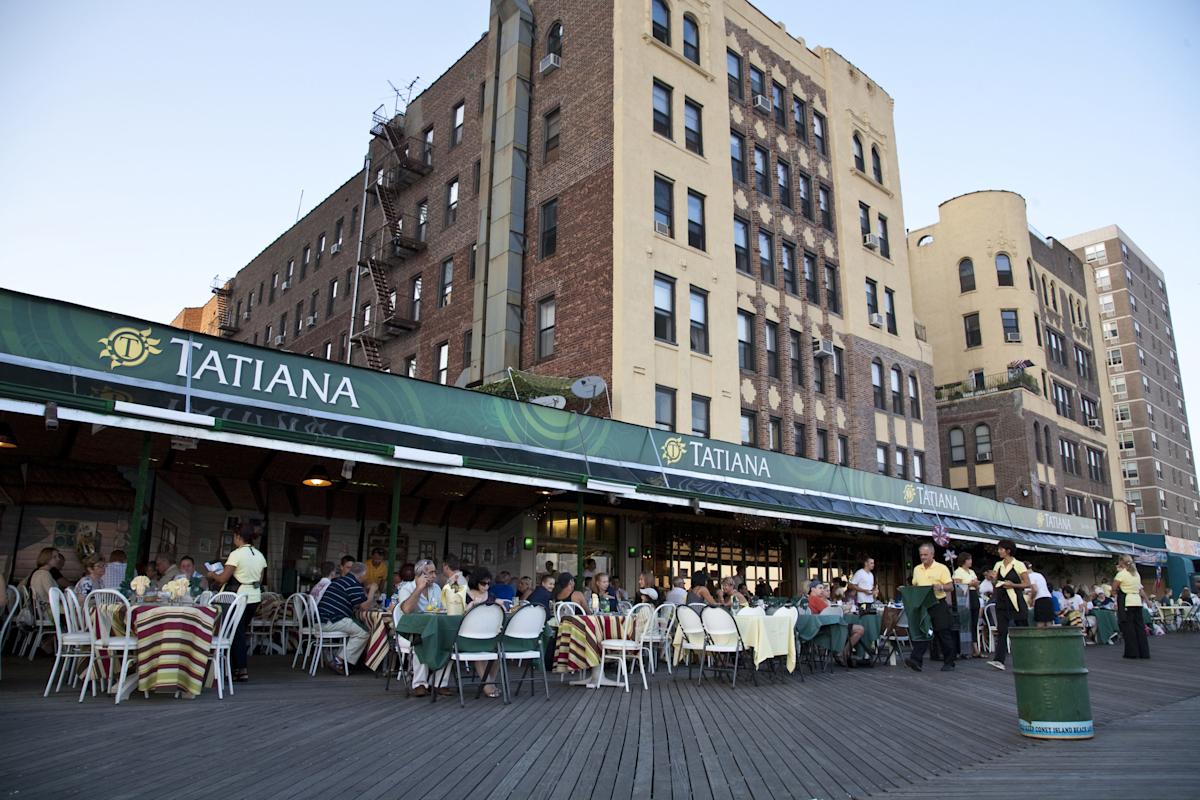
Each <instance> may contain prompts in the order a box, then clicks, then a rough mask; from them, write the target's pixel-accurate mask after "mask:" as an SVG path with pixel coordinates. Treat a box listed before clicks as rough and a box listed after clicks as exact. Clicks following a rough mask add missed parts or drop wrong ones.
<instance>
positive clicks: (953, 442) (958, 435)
mask: <svg viewBox="0 0 1200 800" xmlns="http://www.w3.org/2000/svg"><path fill="white" fill-rule="evenodd" d="M950 463H951V464H965V463H967V441H966V437H965V436H963V431H962V428H951V429H950Z"/></svg>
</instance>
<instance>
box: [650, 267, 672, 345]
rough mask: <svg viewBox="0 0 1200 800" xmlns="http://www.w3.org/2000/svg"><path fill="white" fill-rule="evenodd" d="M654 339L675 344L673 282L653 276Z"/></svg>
mask: <svg viewBox="0 0 1200 800" xmlns="http://www.w3.org/2000/svg"><path fill="white" fill-rule="evenodd" d="M654 338H655V339H658V340H659V341H660V342H670V343H671V344H675V281H673V280H671V279H670V278H668V277H666V276H665V275H655V276H654Z"/></svg>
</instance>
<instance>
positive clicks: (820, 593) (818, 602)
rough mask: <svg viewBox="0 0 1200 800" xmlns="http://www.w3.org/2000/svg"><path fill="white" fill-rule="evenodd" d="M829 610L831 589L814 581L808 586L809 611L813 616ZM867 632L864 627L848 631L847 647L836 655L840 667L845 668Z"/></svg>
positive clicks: (855, 625) (836, 661) (852, 626)
mask: <svg viewBox="0 0 1200 800" xmlns="http://www.w3.org/2000/svg"><path fill="white" fill-rule="evenodd" d="M827 608H829V587H828V586H827V585H826V584H824V583H821V582H820V581H817V580H814V581H813V582H812V583H810V584H809V585H808V610H809V611H810V612H811V613H813V614H820V613H821V612H822V611H825V610H826V609H827ZM865 632H866V629H865V628H863V626H862V625H858V624H854V625H851V626H850V629H849V630H848V631H847V633H848V634H849V636H848V638H847V641H846V647H845V649H844V650H843V651H842V652H841V653H838V654H835V655H834V657H833V660H834V662H835V663H837V664H838V665H839V666H845V665H846V661H845V659H846V657H848V656H849V654H851V653H853V652H854V649H855V648H856V647H857V646H858V641H859V639H861V638H862V637H863V633H865Z"/></svg>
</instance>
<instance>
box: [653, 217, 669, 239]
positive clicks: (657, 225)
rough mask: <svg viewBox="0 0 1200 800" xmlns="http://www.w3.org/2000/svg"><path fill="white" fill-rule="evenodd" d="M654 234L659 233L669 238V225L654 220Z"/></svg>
mask: <svg viewBox="0 0 1200 800" xmlns="http://www.w3.org/2000/svg"><path fill="white" fill-rule="evenodd" d="M654 232H655V233H661V234H662V235H663V236H670V235H671V226H670V225H669V224H667V223H666V222H659V221H658V220H655V221H654Z"/></svg>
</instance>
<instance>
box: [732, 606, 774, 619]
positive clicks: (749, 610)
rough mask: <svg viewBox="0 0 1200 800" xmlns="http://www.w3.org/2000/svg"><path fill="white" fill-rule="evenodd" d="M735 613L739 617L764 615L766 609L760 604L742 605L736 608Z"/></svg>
mask: <svg viewBox="0 0 1200 800" xmlns="http://www.w3.org/2000/svg"><path fill="white" fill-rule="evenodd" d="M737 615H738V616H739V617H765V616H766V615H767V610H766V609H765V608H763V607H762V606H744V607H742V608H740V609H738V612H737Z"/></svg>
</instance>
